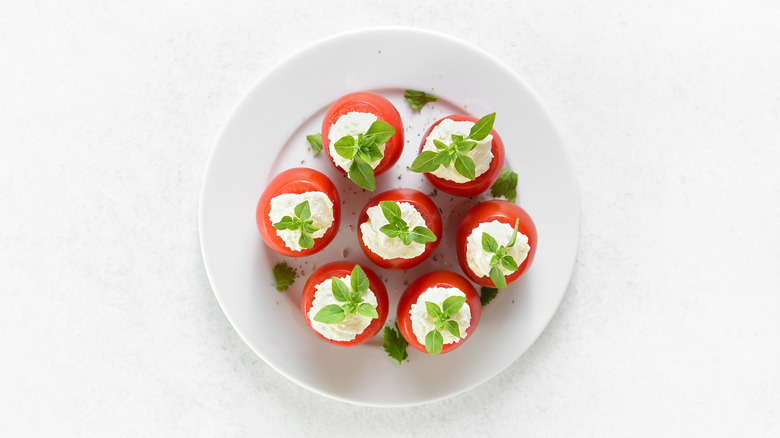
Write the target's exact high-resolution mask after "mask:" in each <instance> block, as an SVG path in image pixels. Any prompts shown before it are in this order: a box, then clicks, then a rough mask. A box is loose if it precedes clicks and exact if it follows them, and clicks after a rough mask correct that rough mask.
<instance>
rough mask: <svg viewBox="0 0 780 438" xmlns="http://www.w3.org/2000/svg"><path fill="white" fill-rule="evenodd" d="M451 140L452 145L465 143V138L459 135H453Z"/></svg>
mask: <svg viewBox="0 0 780 438" xmlns="http://www.w3.org/2000/svg"><path fill="white" fill-rule="evenodd" d="M450 138H452V144H457V143H460V142H462V141H463V136H462V135H458V134H452V135H451V136H450Z"/></svg>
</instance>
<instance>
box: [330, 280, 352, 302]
mask: <svg viewBox="0 0 780 438" xmlns="http://www.w3.org/2000/svg"><path fill="white" fill-rule="evenodd" d="M330 289H331V291H332V292H333V298H335V299H336V301H340V302H342V303H345V302H347V301H349V296H350V291H349V286H347V285H346V283H344V282H343V281H342V280H340V279H338V278H336V277H330Z"/></svg>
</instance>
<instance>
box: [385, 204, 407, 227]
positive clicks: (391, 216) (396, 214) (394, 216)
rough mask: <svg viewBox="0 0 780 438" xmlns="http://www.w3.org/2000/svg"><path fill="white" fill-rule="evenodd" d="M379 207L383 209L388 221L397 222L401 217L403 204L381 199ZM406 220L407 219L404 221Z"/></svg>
mask: <svg viewBox="0 0 780 438" xmlns="http://www.w3.org/2000/svg"><path fill="white" fill-rule="evenodd" d="M379 207H380V208H381V209H382V214H383V215H384V216H385V219H387V221H388V222H390V223H391V224H396V223H397V222H398V221H399V220H400V221H403V219H401V206H400V205H398V203H397V202H394V201H380V202H379ZM404 222H405V221H404Z"/></svg>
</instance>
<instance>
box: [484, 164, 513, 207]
mask: <svg viewBox="0 0 780 438" xmlns="http://www.w3.org/2000/svg"><path fill="white" fill-rule="evenodd" d="M490 194H492V195H493V197H496V198H497V197H499V196H506V199H507V201H509V202H515V201H517V174H516V173H514V172H512V171H511V170H509V169H507V168H506V167H505V168H504V169H503V170H502V171H501V175H500V176H499V177H498V179H497V180H496V182H495V183H494V184H493V186H492V187H490Z"/></svg>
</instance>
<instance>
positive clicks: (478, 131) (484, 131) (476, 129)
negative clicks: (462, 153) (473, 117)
mask: <svg viewBox="0 0 780 438" xmlns="http://www.w3.org/2000/svg"><path fill="white" fill-rule="evenodd" d="M495 121H496V113H490V114H488V115H486V116H485V117H483V118H481V119H479V121H478V122H477V123H475V124H474V126H472V127H471V131H469V136H468V137H466V138H467V139H469V140H476V141H480V140H484V139H485V137H487V136H488V135H489V134H490V131H492V130H493V122H495Z"/></svg>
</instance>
